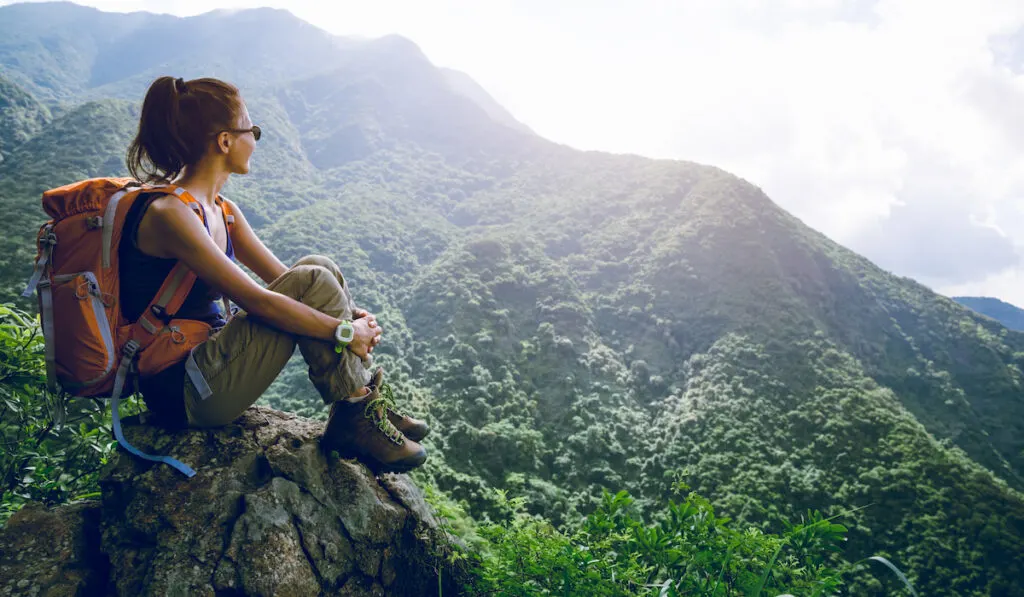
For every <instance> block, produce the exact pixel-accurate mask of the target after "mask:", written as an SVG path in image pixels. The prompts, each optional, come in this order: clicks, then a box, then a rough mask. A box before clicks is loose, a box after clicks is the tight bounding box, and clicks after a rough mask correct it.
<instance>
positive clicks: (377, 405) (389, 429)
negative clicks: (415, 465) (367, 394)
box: [363, 396, 405, 446]
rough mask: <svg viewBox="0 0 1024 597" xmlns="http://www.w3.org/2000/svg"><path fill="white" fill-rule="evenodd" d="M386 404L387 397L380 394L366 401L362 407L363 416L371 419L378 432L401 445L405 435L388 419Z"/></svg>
mask: <svg viewBox="0 0 1024 597" xmlns="http://www.w3.org/2000/svg"><path fill="white" fill-rule="evenodd" d="M387 405H388V403H387V399H385V398H384V397H382V396H378V397H376V398H374V399H373V400H370V401H369V402H367V403H366V408H365V409H363V416H364V417H366V418H367V419H369V420H371V421H373V424H374V425H376V426H377V429H379V430H380V432H381V433H383V434H384V435H385V436H386V437H387V438H388V439H389V440H391V441H392V442H393V443H395V444H398V445H399V446H401V445H402V444H403V443H405V436H404V435H402V432H401V431H399V430H398V428H397V427H395V426H394V425H392V424H391V421H389V420H388V417H387Z"/></svg>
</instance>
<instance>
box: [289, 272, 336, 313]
mask: <svg viewBox="0 0 1024 597" xmlns="http://www.w3.org/2000/svg"><path fill="white" fill-rule="evenodd" d="M275 286H276V287H275V288H273V290H274V291H276V292H280V293H281V294H286V295H288V296H290V297H292V298H293V299H295V300H297V301H300V302H302V303H305V304H306V305H309V306H310V307H313V308H314V309H316V310H318V311H324V312H327V311H333V310H337V309H339V308H341V307H342V306H344V305H345V304H347V300H346V298H345V291H344V289H343V288H342V286H341V282H340V281H339V280H338V277H337V276H336V275H335V274H334V272H332V271H330V270H329V269H327V268H325V267H323V266H320V265H312V264H301V265H295V266H293V267H292V268H291V269H290V270H288V271H287V272H285V273H284V274H282V275H281V278H280V279H279V280H278V281H277V283H276V284H275Z"/></svg>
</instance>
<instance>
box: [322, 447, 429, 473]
mask: <svg viewBox="0 0 1024 597" xmlns="http://www.w3.org/2000/svg"><path fill="white" fill-rule="evenodd" d="M414 441H415V440H414ZM324 449H325V450H326V452H327V454H328V455H330V453H331V452H337V453H338V456H339V457H341V458H355V459H356V460H358V461H359V462H361V463H363V464H365V465H366V468H368V469H370V470H371V471H373V473H374V474H375V475H379V474H381V473H404V472H407V471H411V470H412V469H414V468H416V467H418V466H421V465H422V464H423V463H424V462H426V461H427V451H426V450H425V449H424V450H423V452H421V454H422V456H420V457H414V458H409V459H406V460H399V461H397V462H381V461H379V460H377V459H376V458H373V457H372V456H369V455H364V454H357V453H355V452H352V451H350V450H345V451H343V450H340V449H338V448H336V447H329V446H324Z"/></svg>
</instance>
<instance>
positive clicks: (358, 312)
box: [352, 307, 383, 352]
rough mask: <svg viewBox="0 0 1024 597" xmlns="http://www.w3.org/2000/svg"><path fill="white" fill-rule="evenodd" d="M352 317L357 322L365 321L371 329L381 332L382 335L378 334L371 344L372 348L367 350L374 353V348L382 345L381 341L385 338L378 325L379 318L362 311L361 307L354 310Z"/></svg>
mask: <svg viewBox="0 0 1024 597" xmlns="http://www.w3.org/2000/svg"><path fill="white" fill-rule="evenodd" d="M352 317H354V318H355V319H357V320H358V319H365V320H366V321H367V322H368V324H369V326H370V327H371V328H374V329H376V330H380V333H378V334H377V336H376V337H375V338H374V339H373V341H372V342H371V343H370V348H368V349H367V352H373V349H374V347H376V346H377V345H378V344H380V340H381V338H382V337H383V335H382V334H383V330H381V328H380V326H379V325H378V324H377V316H376V315H374V314H373V313H370V312H369V311H367V310H366V309H360V308H359V307H356V308H354V309H352ZM353 323H354V322H353Z"/></svg>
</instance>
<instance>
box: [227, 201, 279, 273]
mask: <svg viewBox="0 0 1024 597" xmlns="http://www.w3.org/2000/svg"><path fill="white" fill-rule="evenodd" d="M225 201H226V202H227V203H228V205H229V206H230V207H231V213H232V215H234V216H235V225H234V227H232V229H231V243H232V244H233V245H234V246H235V256H236V257H237V258H238V260H239V261H240V262H242V263H243V264H244V265H245V266H246V267H248V268H249V269H251V270H252V271H253V273H255V274H256V275H257V276H259V277H260V279H262V280H263V281H264V282H266V283H267V284H270V283H271V282H273V281H274V280H276V279H277V277H278V276H280V275H281V274H283V273H284V272H286V271H287V270H288V268H287V266H285V264H283V263H281V260H280V259H278V258H277V256H276V255H274V254H273V253H272V252H271V251H270V249H268V248H267V246H266V245H264V244H263V241H261V240H260V239H259V237H258V236H256V233H255V232H254V231H253V229H252V226H250V225H249V221H248V220H246V219H245V214H243V213H242V210H241V209H238V206H237V205H235V203H234V202H233V201H231V200H230V199H225Z"/></svg>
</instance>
